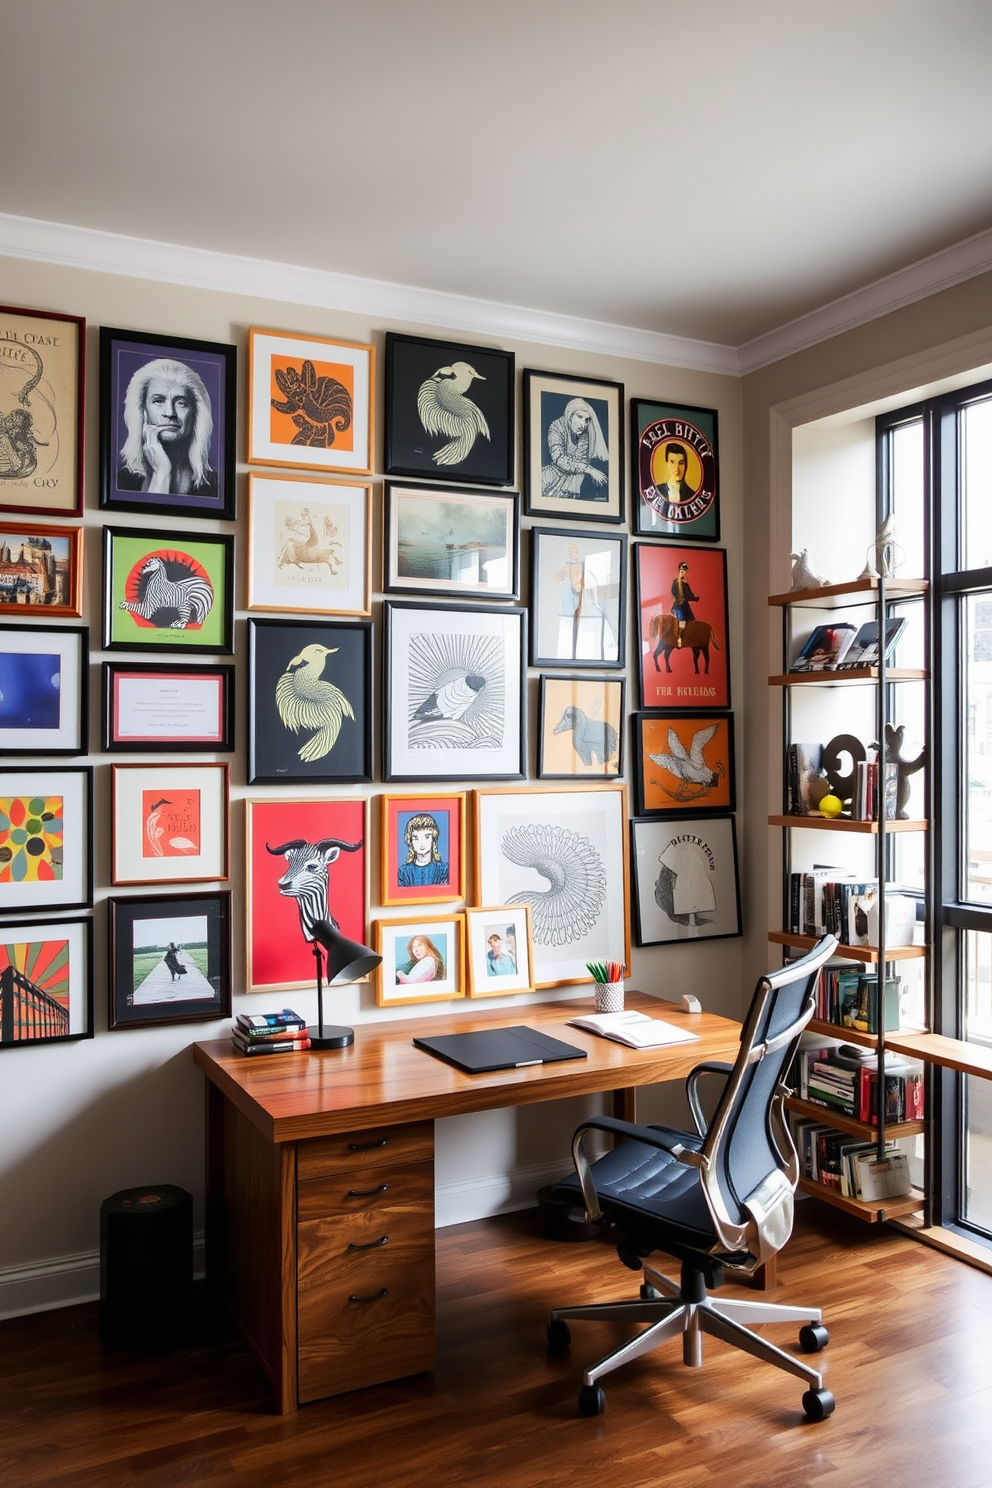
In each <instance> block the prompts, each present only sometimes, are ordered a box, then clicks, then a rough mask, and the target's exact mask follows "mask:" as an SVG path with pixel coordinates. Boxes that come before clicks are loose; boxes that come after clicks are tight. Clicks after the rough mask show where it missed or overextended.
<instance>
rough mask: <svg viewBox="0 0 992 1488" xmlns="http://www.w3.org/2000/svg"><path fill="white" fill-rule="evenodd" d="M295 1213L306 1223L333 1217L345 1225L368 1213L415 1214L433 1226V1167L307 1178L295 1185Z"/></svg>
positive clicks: (419, 1165) (360, 1170) (411, 1166)
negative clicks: (425, 1217)
mask: <svg viewBox="0 0 992 1488" xmlns="http://www.w3.org/2000/svg"><path fill="white" fill-rule="evenodd" d="M296 1193H297V1197H296V1214H297V1219H298V1220H299V1222H300V1223H301V1224H303V1223H304V1221H306V1220H311V1219H324V1218H330V1217H335V1218H337V1219H338V1220H339V1221H340V1222H342V1223H346V1222H347V1221H348V1219H349V1218H350V1217H352V1216H355V1215H358V1216H361V1215H365V1214H367V1213H369V1212H372V1213H377V1214H381V1215H387V1214H389V1215H392V1214H394V1213H396V1212H398V1211H399V1212H405V1211H417V1212H419V1213H423V1214H426V1215H427V1216H428V1218H429V1220H430V1223H431V1225H433V1223H434V1164H433V1163H430V1162H418V1163H408V1164H407V1165H406V1166H405V1167H397V1166H393V1165H390V1166H389V1167H385V1166H383V1167H381V1168H358V1169H356V1170H355V1171H354V1172H351V1173H335V1174H334V1175H333V1177H331V1178H307V1179H305V1180H304V1181H303V1182H302V1183H300V1184H299V1185H298V1186H297V1191H296Z"/></svg>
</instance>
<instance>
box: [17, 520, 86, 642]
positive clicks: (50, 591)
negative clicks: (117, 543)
mask: <svg viewBox="0 0 992 1488" xmlns="http://www.w3.org/2000/svg"><path fill="white" fill-rule="evenodd" d="M82 613H83V529H82V528H81V527H42V526H41V525H35V524H33V523H30V522H0V615H17V616H18V617H19V618H25V617H26V616H28V615H30V616H31V618H32V619H33V620H40V619H42V617H44V618H45V619H47V618H48V617H49V616H51V617H52V618H53V619H54V618H56V617H57V618H58V619H62V618H63V617H65V616H74V617H76V618H78V617H79V616H80V615H82Z"/></svg>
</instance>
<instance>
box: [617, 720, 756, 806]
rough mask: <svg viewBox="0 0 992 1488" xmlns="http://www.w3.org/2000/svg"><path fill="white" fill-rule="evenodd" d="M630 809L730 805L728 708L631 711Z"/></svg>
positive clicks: (731, 737) (733, 799)
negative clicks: (717, 709) (632, 788)
mask: <svg viewBox="0 0 992 1488" xmlns="http://www.w3.org/2000/svg"><path fill="white" fill-rule="evenodd" d="M631 727H632V729H633V733H634V742H633V748H634V802H635V804H634V814H635V815H636V816H662V815H669V814H670V813H672V812H676V811H677V812H683V813H684V812H686V811H695V812H705V811H723V812H727V811H733V810H734V807H735V806H736V804H737V802H736V785H735V770H734V718H733V714H732V713H690V712H685V713H682V712H674V713H635V714H634V715H633V716H632V718H631Z"/></svg>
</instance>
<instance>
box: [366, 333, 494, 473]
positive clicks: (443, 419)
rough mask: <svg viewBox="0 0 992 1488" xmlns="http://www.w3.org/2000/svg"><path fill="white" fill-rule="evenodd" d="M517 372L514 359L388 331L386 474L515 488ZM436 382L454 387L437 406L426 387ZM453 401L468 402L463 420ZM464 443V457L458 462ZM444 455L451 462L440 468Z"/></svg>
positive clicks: (478, 348)
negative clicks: (515, 391)
mask: <svg viewBox="0 0 992 1488" xmlns="http://www.w3.org/2000/svg"><path fill="white" fill-rule="evenodd" d="M514 368H515V358H514V355H513V352H512V351H501V350H499V349H498V348H496V347H489V346H468V345H464V344H462V343H460V342H456V341H445V340H435V339H433V338H428V337H425V336H406V335H402V334H400V333H399V332H397V331H387V332H386V416H385V470H386V474H387V475H410V476H429V477H430V478H431V479H432V480H441V481H462V482H467V483H469V484H474V485H482V486H508V485H510V484H511V483H512V481H513V453H514V452H513V419H514ZM442 373H443V376H442V375H441V374H442ZM469 374H471V376H470V375H469ZM431 382H435V383H436V384H438V385H441V384H443V385H445V386H447V387H448V389H449V396H448V398H447V399H446V400H445V403H442V404H438V401H437V398H436V397H435V396H433V395H432V393H431V390H430V388H429V387H428V386H427V385H428V384H429V383H431ZM463 383H464V384H465V387H464V389H463V387H462V384H463ZM469 389H470V390H471V391H470V394H469V393H468V392H467V390H469ZM454 399H463V400H465V402H464V403H463V405H462V406H467V407H468V413H467V414H466V415H465V416H463V417H462V418H461V419H460V417H459V413H458V410H457V408H454V407H452V406H450V405H451V403H452V400H454ZM445 405H447V406H445ZM473 408H474V410H475V412H472V409H473ZM432 409H433V410H434V412H433V413H432V412H431V410H432ZM479 415H481V417H482V419H483V420H484V421H485V423H484V429H485V430H488V437H486V435H485V433H484V431H483V425H482V424H481V423H480V418H479ZM461 436H463V437H464V441H465V443H464V450H465V453H464V455H462V456H461V457H460V458H455V457H456V456H457V455H459V454H460V451H459V450H458V448H457V440H458V439H459V437H461ZM442 450H444V451H446V454H445V457H444V458H443V459H441V460H439V459H438V458H437V456H438V455H439V453H440V452H441V451H442Z"/></svg>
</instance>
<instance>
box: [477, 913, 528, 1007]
mask: <svg viewBox="0 0 992 1488" xmlns="http://www.w3.org/2000/svg"><path fill="white" fill-rule="evenodd" d="M465 941H466V950H465V959H466V962H467V965H468V995H469V997H507V996H509V995H510V994H511V993H514V992H533V990H534V947H533V943H532V940H531V928H530V906H529V905H528V904H497V905H490V906H489V907H487V908H482V909H467V910H466V911H465Z"/></svg>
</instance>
